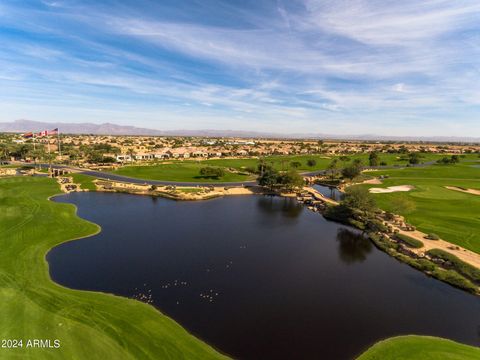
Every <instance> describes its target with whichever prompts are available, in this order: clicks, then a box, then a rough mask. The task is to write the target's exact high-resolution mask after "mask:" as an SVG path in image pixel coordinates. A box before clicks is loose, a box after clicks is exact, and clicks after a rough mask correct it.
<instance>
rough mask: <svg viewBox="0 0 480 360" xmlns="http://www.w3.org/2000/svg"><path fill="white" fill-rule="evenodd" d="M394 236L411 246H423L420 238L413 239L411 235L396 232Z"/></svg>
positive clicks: (418, 247) (417, 247)
mask: <svg viewBox="0 0 480 360" xmlns="http://www.w3.org/2000/svg"><path fill="white" fill-rule="evenodd" d="M395 237H396V238H397V239H399V240H400V241H402V242H404V243H405V244H406V245H407V246H409V247H411V248H415V249H420V248H421V247H423V243H422V242H421V241H420V240H417V239H414V238H412V237H411V236H408V235H405V234H396V235H395Z"/></svg>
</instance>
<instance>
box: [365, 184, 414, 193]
mask: <svg viewBox="0 0 480 360" xmlns="http://www.w3.org/2000/svg"><path fill="white" fill-rule="evenodd" d="M414 188H415V187H414V186H412V185H398V186H389V187H387V188H371V189H369V191H370V192H371V193H372V194H385V193H393V192H399V191H410V190H412V189H414Z"/></svg>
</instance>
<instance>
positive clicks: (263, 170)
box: [257, 164, 279, 190]
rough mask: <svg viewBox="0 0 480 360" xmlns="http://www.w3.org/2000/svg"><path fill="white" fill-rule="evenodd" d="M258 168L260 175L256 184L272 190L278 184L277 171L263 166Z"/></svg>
mask: <svg viewBox="0 0 480 360" xmlns="http://www.w3.org/2000/svg"><path fill="white" fill-rule="evenodd" d="M259 167H260V175H259V177H258V178H257V181H258V184H259V185H260V186H264V187H267V188H269V189H270V190H273V188H274V187H275V185H277V183H278V176H279V174H278V171H277V170H275V169H274V168H273V167H272V166H270V165H265V164H263V165H261V166H260V165H259Z"/></svg>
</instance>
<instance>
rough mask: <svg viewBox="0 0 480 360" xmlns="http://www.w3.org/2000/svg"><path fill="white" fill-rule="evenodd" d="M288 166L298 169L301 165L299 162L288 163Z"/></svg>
mask: <svg viewBox="0 0 480 360" xmlns="http://www.w3.org/2000/svg"><path fill="white" fill-rule="evenodd" d="M290 166H291V167H292V168H295V169H298V168H299V167H300V166H302V163H301V162H300V161H292V162H291V163H290Z"/></svg>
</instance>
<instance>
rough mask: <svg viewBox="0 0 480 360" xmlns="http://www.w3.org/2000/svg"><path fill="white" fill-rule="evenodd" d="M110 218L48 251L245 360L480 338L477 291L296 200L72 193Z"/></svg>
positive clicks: (54, 262) (95, 282) (57, 267)
mask: <svg viewBox="0 0 480 360" xmlns="http://www.w3.org/2000/svg"><path fill="white" fill-rule="evenodd" d="M55 201H59V202H68V203H72V204H75V205H76V206H77V207H78V214H79V216H81V217H82V218H85V219H88V220H90V221H93V222H95V223H97V224H99V225H101V226H102V232H101V233H99V234H98V235H96V236H93V237H91V238H87V239H81V240H78V241H73V242H68V243H65V244H62V245H59V246H57V247H55V248H54V249H52V250H51V251H50V252H49V254H48V256H47V259H48V262H49V264H50V274H51V276H52V278H53V279H54V280H55V281H56V282H58V283H60V284H62V285H65V286H68V287H71V288H75V289H87V290H96V291H105V292H109V293H115V294H118V295H122V296H126V297H135V298H144V299H145V298H146V299H149V301H151V302H152V303H153V305H154V306H156V307H157V308H158V309H160V310H161V311H162V312H164V313H165V314H167V315H169V316H170V317H172V318H173V319H175V320H176V321H177V322H179V323H180V324H181V325H182V326H184V327H185V328H186V329H188V330H189V331H190V332H191V333H193V334H195V335H196V336H198V337H199V338H201V339H203V340H205V341H206V342H208V343H209V344H211V345H212V346H214V347H216V348H217V349H219V350H220V351H222V352H224V353H227V354H229V355H231V356H233V357H235V358H239V359H352V358H354V357H355V356H356V355H358V354H359V353H361V352H362V351H363V350H365V349H366V348H367V347H368V346H370V345H372V344H373V343H374V342H376V341H378V340H380V339H383V338H387V337H390V336H395V335H401V334H425V335H434V336H441V337H446V338H450V339H454V340H457V341H460V342H464V343H468V344H472V345H479V338H480V301H479V298H477V297H475V296H473V295H470V294H467V293H465V292H463V291H461V290H458V289H456V288H453V287H451V286H449V285H447V284H444V283H442V282H440V281H437V280H435V279H432V278H429V277H427V276H426V275H424V274H423V273H421V272H419V271H417V270H414V269H412V268H410V267H409V266H407V265H405V264H402V263H400V262H398V261H397V260H395V259H393V258H391V257H389V256H388V255H386V254H385V253H383V252H381V251H379V250H377V249H376V248H375V247H374V246H373V245H372V244H371V242H370V241H368V240H366V239H364V238H363V237H362V236H361V235H360V234H359V233H358V232H357V231H354V230H352V229H349V228H347V227H345V226H342V225H339V224H336V223H334V222H330V221H327V220H325V219H324V218H323V217H322V216H321V215H319V214H317V213H313V212H311V211H309V210H308V209H306V208H305V207H304V206H302V205H300V204H298V203H297V202H296V200H295V199H286V198H280V197H267V196H239V197H226V198H220V199H214V200H208V201H198V202H175V201H171V200H167V199H162V198H151V197H147V196H136V195H128V194H108V193H95V192H91V193H71V194H69V195H64V196H60V197H57V198H56V199H55Z"/></svg>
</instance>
